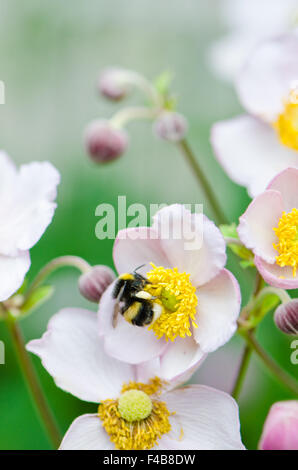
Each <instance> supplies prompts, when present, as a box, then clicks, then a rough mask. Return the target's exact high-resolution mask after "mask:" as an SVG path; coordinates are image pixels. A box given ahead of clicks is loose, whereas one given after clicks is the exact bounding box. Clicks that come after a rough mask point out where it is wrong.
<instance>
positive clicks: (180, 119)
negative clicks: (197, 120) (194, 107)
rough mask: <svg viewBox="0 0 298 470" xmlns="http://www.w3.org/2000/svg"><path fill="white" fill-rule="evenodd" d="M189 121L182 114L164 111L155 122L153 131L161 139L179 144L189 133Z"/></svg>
mask: <svg viewBox="0 0 298 470" xmlns="http://www.w3.org/2000/svg"><path fill="white" fill-rule="evenodd" d="M187 128H188V125H187V121H186V119H185V117H184V116H182V114H179V113H174V112H170V111H164V112H163V113H162V114H161V115H160V116H159V117H158V118H157V119H156V121H155V122H154V124H153V131H154V133H155V134H156V135H157V137H159V138H160V139H164V140H169V141H170V142H179V141H180V140H182V139H183V138H184V137H185V135H186V133H187Z"/></svg>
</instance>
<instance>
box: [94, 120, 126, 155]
mask: <svg viewBox="0 0 298 470" xmlns="http://www.w3.org/2000/svg"><path fill="white" fill-rule="evenodd" d="M85 144H86V149H87V151H88V153H89V155H90V157H91V158H92V160H93V161H95V162H96V163H107V162H111V161H112V160H115V159H116V158H118V157H120V155H122V154H123V153H124V152H125V150H126V149H127V147H128V135H127V133H126V132H125V131H124V130H123V129H117V128H115V127H113V126H112V124H110V122H109V121H106V120H103V119H99V120H97V121H93V122H91V123H90V124H89V125H88V126H87V129H86V132H85Z"/></svg>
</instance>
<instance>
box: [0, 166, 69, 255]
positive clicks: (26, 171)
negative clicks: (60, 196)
mask: <svg viewBox="0 0 298 470" xmlns="http://www.w3.org/2000/svg"><path fill="white" fill-rule="evenodd" d="M59 181H60V175H59V173H58V171H57V170H56V169H55V168H54V167H53V165H51V164H50V163H48V162H42V163H38V162H33V163H29V164H28V165H23V166H21V168H20V171H19V173H18V174H17V175H15V177H14V187H13V191H9V192H8V194H6V201H4V202H5V203H4V202H3V208H2V209H1V216H2V217H4V215H5V224H2V226H1V228H0V251H1V253H2V254H6V255H11V256H15V255H16V254H17V253H18V251H19V250H28V249H29V248H31V247H32V246H33V245H35V243H37V241H38V240H39V239H40V237H41V236H42V234H43V233H44V231H45V229H46V228H47V226H48V225H49V224H50V222H51V220H52V218H53V215H54V212H55V209H56V204H55V203H54V202H53V201H54V199H55V198H56V193H57V185H58V184H59ZM3 196H4V195H3Z"/></svg>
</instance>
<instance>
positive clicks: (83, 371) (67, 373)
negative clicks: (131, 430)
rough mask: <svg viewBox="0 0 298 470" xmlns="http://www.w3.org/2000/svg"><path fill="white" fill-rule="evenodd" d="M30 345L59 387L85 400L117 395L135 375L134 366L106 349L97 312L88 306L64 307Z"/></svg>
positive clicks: (97, 399) (93, 400) (97, 400)
mask: <svg viewBox="0 0 298 470" xmlns="http://www.w3.org/2000/svg"><path fill="white" fill-rule="evenodd" d="M27 349H28V351H31V352H33V353H34V354H36V355H37V356H39V357H40V358H41V360H42V364H43V366H44V367H45V369H46V370H47V371H48V372H49V374H51V375H52V377H53V378H54V380H55V382H56V384H57V386H58V387H60V388H62V390H65V391H66V392H69V393H72V394H73V395H75V396H77V397H78V398H80V399H82V400H85V401H90V402H95V403H99V402H100V401H101V400H105V399H107V398H116V397H117V396H118V395H119V393H120V391H121V388H122V385H123V383H124V382H128V381H129V380H133V378H134V370H133V368H132V367H131V366H129V365H128V364H124V363H122V362H120V361H117V360H115V359H113V358H112V357H109V356H108V355H107V354H106V353H105V352H104V345H103V341H102V340H101V339H100V337H99V335H98V328H97V318H96V314H95V313H94V312H90V311H88V310H83V309H78V308H68V309H64V310H61V311H60V312H59V313H57V314H56V315H54V316H53V317H52V319H51V320H50V322H49V325H48V329H47V331H46V333H44V335H43V336H42V338H41V339H36V340H33V341H30V342H29V343H28V344H27Z"/></svg>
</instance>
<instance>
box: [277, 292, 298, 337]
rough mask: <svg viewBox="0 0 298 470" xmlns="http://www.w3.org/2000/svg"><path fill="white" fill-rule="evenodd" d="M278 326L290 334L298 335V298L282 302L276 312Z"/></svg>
mask: <svg viewBox="0 0 298 470" xmlns="http://www.w3.org/2000/svg"><path fill="white" fill-rule="evenodd" d="M274 321H275V324H276V326H277V327H278V328H279V329H280V330H281V331H283V332H284V333H286V334H288V335H298V299H293V300H290V301H289V302H287V303H285V304H281V305H280V306H279V307H278V308H277V309H276V310H275V314H274Z"/></svg>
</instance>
